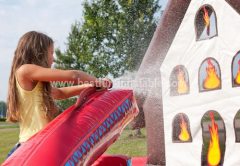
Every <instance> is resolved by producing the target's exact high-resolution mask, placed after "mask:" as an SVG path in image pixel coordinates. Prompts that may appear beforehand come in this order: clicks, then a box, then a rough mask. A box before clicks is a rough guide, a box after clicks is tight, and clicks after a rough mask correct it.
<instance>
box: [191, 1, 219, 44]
mask: <svg viewBox="0 0 240 166" xmlns="http://www.w3.org/2000/svg"><path fill="white" fill-rule="evenodd" d="M205 6H207V7H209V8H210V9H211V10H212V11H213V13H214V16H215V20H216V34H215V35H214V36H211V37H208V38H206V39H200V36H199V37H198V28H197V25H198V24H197V16H198V15H199V12H200V10H202V8H203V7H205ZM194 27H195V35H196V38H195V39H196V41H204V40H210V39H212V38H214V37H217V36H218V21H217V15H216V12H215V10H214V9H213V7H212V6H211V5H209V4H205V5H202V6H201V7H200V8H199V9H198V11H197V13H196V15H195V18H194Z"/></svg>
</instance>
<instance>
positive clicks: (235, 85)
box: [231, 51, 240, 88]
mask: <svg viewBox="0 0 240 166" xmlns="http://www.w3.org/2000/svg"><path fill="white" fill-rule="evenodd" d="M238 54H239V56H240V51H238V52H237V53H236V54H235V55H234V57H233V59H232V66H231V72H232V74H231V75H232V87H233V88H235V87H240V85H237V84H236V83H235V81H234V75H233V62H234V60H235V58H236V57H237V55H238Z"/></svg>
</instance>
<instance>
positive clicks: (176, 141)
mask: <svg viewBox="0 0 240 166" xmlns="http://www.w3.org/2000/svg"><path fill="white" fill-rule="evenodd" d="M180 116H183V117H184V120H185V121H186V123H187V130H188V133H189V136H190V138H189V140H188V141H181V140H179V139H178V140H176V139H175V135H178V134H180V133H179V132H177V131H176V129H177V127H175V125H176V124H177V125H179V124H180V123H178V122H176V121H177V120H178V119H179V117H180ZM175 122H176V123H175ZM179 128H180V127H179ZM192 141H193V139H192V133H191V126H190V121H189V118H188V116H187V115H186V114H185V113H178V114H177V115H175V116H174V118H173V121H172V142H173V143H191V142H192Z"/></svg>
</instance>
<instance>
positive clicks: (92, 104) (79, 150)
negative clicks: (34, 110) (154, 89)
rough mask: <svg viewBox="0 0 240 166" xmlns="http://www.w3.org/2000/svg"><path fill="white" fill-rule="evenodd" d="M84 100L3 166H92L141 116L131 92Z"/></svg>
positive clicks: (106, 93)
mask: <svg viewBox="0 0 240 166" xmlns="http://www.w3.org/2000/svg"><path fill="white" fill-rule="evenodd" d="M80 97H81V96H80ZM81 99H85V101H86V102H85V103H83V104H82V103H81V102H78V104H77V105H73V106H71V107H70V108H68V109H67V110H65V111H64V112H63V113H62V114H61V115H59V116H58V117H57V118H56V119H55V120H53V121H52V122H50V123H49V125H48V126H46V127H45V128H44V129H43V130H41V131H40V132H39V133H37V134H36V135H34V136H33V137H32V138H30V139H29V140H28V141H27V142H25V143H23V144H22V145H21V146H20V148H19V149H17V150H16V151H15V152H14V153H13V154H12V155H11V156H10V157H9V158H8V159H7V160H6V161H5V162H4V163H3V164H2V165H3V166H7V165H11V166H16V165H26V166H32V165H34V166H43V165H45V166H61V165H65V166H74V165H86V166H88V165H91V164H92V163H94V161H95V160H96V159H97V158H98V157H99V156H100V155H102V153H103V152H104V151H105V150H106V149H107V148H108V147H109V146H110V145H111V144H112V143H113V142H114V141H115V140H116V139H117V138H118V137H119V135H120V133H121V132H122V130H123V128H124V127H125V126H126V125H127V124H128V123H129V122H130V121H131V120H132V119H133V118H134V117H135V116H136V115H137V114H138V108H137V105H136V101H135V99H134V96H133V92H132V91H131V90H110V91H100V92H95V93H93V94H91V95H90V96H88V98H87V99H86V98H81ZM81 101H82V100H81ZM81 104H82V106H81V107H79V105H81Z"/></svg>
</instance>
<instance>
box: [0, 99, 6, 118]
mask: <svg viewBox="0 0 240 166" xmlns="http://www.w3.org/2000/svg"><path fill="white" fill-rule="evenodd" d="M6 113H7V105H6V103H5V102H4V101H0V118H5V117H6Z"/></svg>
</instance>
